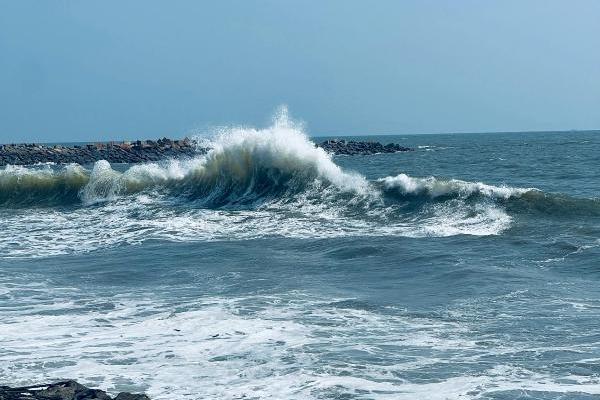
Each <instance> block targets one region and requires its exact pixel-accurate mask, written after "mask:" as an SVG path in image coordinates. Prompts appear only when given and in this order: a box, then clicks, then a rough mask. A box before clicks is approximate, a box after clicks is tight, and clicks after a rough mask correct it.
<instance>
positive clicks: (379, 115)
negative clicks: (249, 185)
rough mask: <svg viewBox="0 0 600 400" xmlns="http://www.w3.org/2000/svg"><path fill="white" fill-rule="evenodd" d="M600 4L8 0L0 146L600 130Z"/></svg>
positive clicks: (1, 13)
mask: <svg viewBox="0 0 600 400" xmlns="http://www.w3.org/2000/svg"><path fill="white" fill-rule="evenodd" d="M598 21H600V1H592V0H590V1H578V0H575V1H552V0H544V1H534V0H531V1H529V0H528V1H522V0H519V1H510V0H503V1H441V0H440V1H427V0H419V1H400V0H394V1H376V2H368V1H316V0H315V1H259V0H256V1H228V0H220V1H214V2H205V1H185V0H177V1H172V2H167V1H147V0H144V1H66V0H56V1H28V0H19V1H17V0H12V1H6V0H0V142H10V141H17V142H19V141H40V142H48V141H50V142H52V141H88V140H100V139H105V140H108V139H117V140H118V139H125V138H128V139H132V138H156V137H159V136H183V135H185V134H186V133H188V132H190V131H196V130H203V129H205V128H207V127H210V126H214V125H228V124H248V125H257V126H262V125H265V124H268V121H269V119H270V116H271V115H272V113H273V111H274V110H275V109H276V107H277V106H279V105H280V104H287V105H288V106H289V109H290V112H291V113H292V115H293V116H294V117H296V118H299V119H301V120H303V121H305V123H306V125H307V127H308V130H309V132H310V133H311V134H315V135H316V134H335V135H342V134H353V135H355V134H384V133H385V134H387V133H389V134H393V133H398V134H406V133H435V132H481V131H519V130H568V129H598V128H600V50H599V49H600V24H599V23H598Z"/></svg>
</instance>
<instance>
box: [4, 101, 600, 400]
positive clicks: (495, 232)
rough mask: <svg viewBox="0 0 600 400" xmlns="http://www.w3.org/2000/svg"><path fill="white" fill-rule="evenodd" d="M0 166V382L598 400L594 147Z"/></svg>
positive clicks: (553, 142) (510, 144)
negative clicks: (65, 381)
mask: <svg viewBox="0 0 600 400" xmlns="http://www.w3.org/2000/svg"><path fill="white" fill-rule="evenodd" d="M372 139H374V140H380V141H383V142H387V141H389V142H397V143H400V144H402V145H405V146H410V147H414V148H415V151H414V152H408V153H396V154H380V155H373V156H332V155H330V154H327V153H325V152H324V151H323V150H322V149H320V148H317V147H315V146H314V143H313V141H312V140H311V139H310V137H308V136H307V134H306V133H305V132H304V130H303V127H302V126H301V125H299V124H297V123H295V122H293V121H291V120H290V119H289V118H288V117H287V115H286V113H285V112H284V110H283V111H282V112H281V113H280V114H279V115H277V116H276V118H275V119H274V121H273V123H272V125H271V126H269V127H266V128H263V129H254V128H246V127H233V128H228V129H223V130H222V131H221V132H219V134H217V135H214V136H213V137H211V138H210V139H207V140H208V142H209V144H210V147H211V148H212V150H211V151H209V152H208V153H207V154H198V155H197V156H196V157H192V158H190V159H178V160H165V161H164V162H160V163H149V164H139V165H110V164H109V163H107V162H106V161H99V162H97V163H95V164H94V165H85V166H80V165H67V166H61V165H52V164H48V165H37V166H28V167H20V166H8V167H6V168H3V169H0V271H1V272H2V273H1V274H0V384H11V385H15V384H23V385H24V384H31V383H39V382H40V381H44V380H52V379H58V378H76V379H78V380H80V381H81V382H83V383H88V384H91V385H94V386H98V387H101V388H104V389H108V390H109V391H112V392H117V391H120V390H144V391H147V392H148V393H149V395H150V396H151V397H152V398H153V399H168V398H175V397H176V398H186V399H203V398H231V399H234V398H273V399H280V398H290V399H306V398H314V399H373V398H376V399H388V398H389V399H415V398H432V399H435V398H439V399H459V398H472V399H514V398H524V399H525V398H532V399H534V398H535V399H537V398H543V399H559V398H565V397H567V398H575V399H577V398H580V399H590V398H596V397H598V396H600V390H599V389H598V388H599V387H600V371H599V370H598V368H597V364H598V360H600V351H599V350H598V349H599V348H600V346H599V340H600V338H599V337H598V335H597V334H596V333H595V332H596V331H597V330H598V328H600V325H599V323H598V321H600V318H599V317H600V289H599V288H600V286H599V285H598V278H599V276H598V273H599V265H598V261H597V260H598V259H600V258H599V256H600V200H599V192H600V190H599V187H598V180H597V177H598V176H599V173H600V165H598V163H597V155H596V154H597V151H598V149H600V138H599V137H598V136H597V135H596V134H594V133H568V134H567V133H544V134H504V135H500V134H499V135H491V136H490V135H476V134H473V135H422V136H406V137H402V136H389V137H378V138H372Z"/></svg>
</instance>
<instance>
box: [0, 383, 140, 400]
mask: <svg viewBox="0 0 600 400" xmlns="http://www.w3.org/2000/svg"><path fill="white" fill-rule="evenodd" d="M93 399H98V400H113V398H112V397H110V396H109V395H108V394H106V392H104V391H102V390H99V389H90V388H88V387H86V386H83V385H81V384H79V383H77V382H75V381H62V382H57V383H53V384H50V385H38V386H25V387H16V388H11V387H8V386H0V400H93ZM114 400H150V399H149V397H148V396H146V395H145V394H133V393H127V392H122V393H119V394H118V395H117V397H115V398H114Z"/></svg>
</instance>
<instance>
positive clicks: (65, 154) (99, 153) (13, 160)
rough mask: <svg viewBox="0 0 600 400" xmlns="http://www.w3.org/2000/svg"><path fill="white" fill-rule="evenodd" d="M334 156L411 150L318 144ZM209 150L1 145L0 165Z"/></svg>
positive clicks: (149, 144) (154, 145)
mask: <svg viewBox="0 0 600 400" xmlns="http://www.w3.org/2000/svg"><path fill="white" fill-rule="evenodd" d="M317 146H319V147H322V148H323V149H325V151H327V152H329V153H333V154H346V155H369V154H377V153H396V152H399V151H409V150H412V149H409V148H407V147H402V146H400V145H399V144H395V143H389V144H386V145H383V144H381V143H378V142H355V141H354V140H350V141H346V140H326V141H324V142H322V143H319V144H317ZM206 151H208V149H206V148H199V147H198V146H197V143H196V142H194V141H193V140H190V139H187V138H186V139H183V140H171V139H167V138H163V139H159V140H157V141H154V140H145V141H141V140H138V141H136V142H131V143H130V142H122V143H114V142H109V143H95V144H87V145H81V146H80V145H77V146H59V145H56V146H46V145H41V144H35V143H31V144H4V145H0V166H4V165H32V164H38V163H47V162H54V163H56V164H68V163H77V164H81V165H84V164H91V163H94V162H96V161H99V160H106V161H108V162H110V163H127V164H133V163H140V162H149V161H159V160H162V159H166V158H180V157H192V156H194V155H196V154H202V153H205V152H206Z"/></svg>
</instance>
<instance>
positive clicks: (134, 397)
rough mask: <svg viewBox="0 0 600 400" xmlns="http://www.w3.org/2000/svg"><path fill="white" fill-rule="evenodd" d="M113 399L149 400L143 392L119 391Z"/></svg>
mask: <svg viewBox="0 0 600 400" xmlns="http://www.w3.org/2000/svg"><path fill="white" fill-rule="evenodd" d="M115 400H150V397H148V396H146V395H145V394H132V393H125V392H123V393H119V395H118V396H117V397H115Z"/></svg>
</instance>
